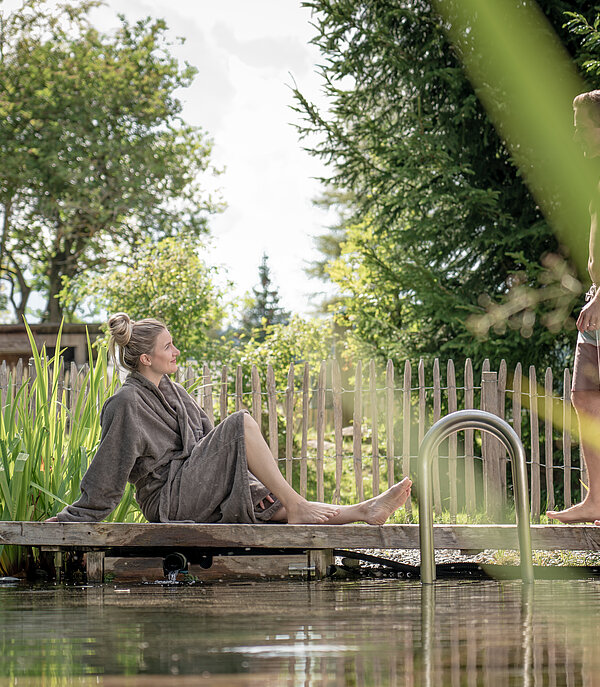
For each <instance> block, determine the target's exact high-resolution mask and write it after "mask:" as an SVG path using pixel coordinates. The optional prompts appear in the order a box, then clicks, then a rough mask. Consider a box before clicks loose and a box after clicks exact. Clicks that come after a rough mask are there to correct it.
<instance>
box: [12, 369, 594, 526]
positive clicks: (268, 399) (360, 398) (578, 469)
mask: <svg viewBox="0 0 600 687" xmlns="http://www.w3.org/2000/svg"><path fill="white" fill-rule="evenodd" d="M32 374H34V369H33V367H32V366H31V365H23V364H22V362H21V361H20V362H19V364H18V365H17V367H16V368H14V369H13V370H12V371H10V382H11V385H10V386H11V387H12V389H11V388H9V370H8V369H7V367H6V365H5V364H2V366H0V398H1V399H2V402H4V399H5V398H6V394H7V393H14V391H13V390H14V389H15V388H18V386H19V385H20V384H21V383H22V381H23V380H26V379H27V378H28V377H31V376H32ZM60 375H61V378H60V380H59V384H60V386H61V387H62V388H64V390H65V402H66V403H67V407H68V408H69V409H73V408H75V406H76V402H77V398H78V395H79V394H80V393H85V392H86V389H85V388H83V387H82V380H83V378H84V376H85V370H80V369H78V368H77V366H75V364H71V365H70V366H68V367H67V369H66V370H65V369H64V368H61V372H60ZM539 376H540V375H538V373H537V372H536V370H535V368H534V367H530V368H529V370H528V371H527V372H526V375H524V374H523V370H522V366H521V364H518V365H517V366H516V367H515V369H514V370H512V371H511V372H510V373H509V371H508V370H507V366H506V364H505V362H504V361H502V362H501V363H500V365H499V366H498V370H497V371H492V370H491V369H490V365H489V362H488V361H487V360H486V361H485V362H484V364H483V366H482V373H481V378H480V380H475V379H474V373H473V365H472V362H471V360H467V361H466V363H465V365H464V369H461V370H460V373H459V375H457V372H456V370H455V365H454V362H453V361H452V360H449V361H447V363H446V364H445V365H442V364H441V363H440V361H439V360H437V359H436V360H435V361H434V363H433V365H432V366H431V367H430V368H429V369H427V368H426V366H425V364H424V363H423V361H420V362H419V363H418V364H417V365H416V366H414V365H412V364H411V363H410V362H409V361H406V362H405V363H404V366H403V367H402V368H401V369H398V368H397V367H395V366H394V364H393V363H392V361H388V363H387V366H386V367H385V369H380V368H378V367H377V366H376V365H375V363H374V362H373V361H369V362H366V363H365V362H362V361H359V362H358V363H357V364H356V366H355V367H354V368H353V369H352V370H345V371H344V373H342V370H341V369H340V366H339V364H338V363H337V361H335V360H333V361H331V360H330V361H323V362H322V363H321V364H320V365H319V366H318V367H316V368H315V367H311V366H310V365H309V364H308V363H303V364H300V365H291V366H290V368H289V370H288V372H287V376H286V378H285V381H284V382H283V383H279V384H278V383H277V381H276V376H275V371H274V369H273V367H272V366H271V365H267V367H266V369H264V370H259V369H258V368H257V367H256V366H252V368H251V369H250V370H249V371H248V372H247V373H246V374H244V370H243V368H242V367H241V366H236V367H228V366H223V367H221V368H219V369H218V370H215V369H212V368H211V367H210V366H209V365H206V364H205V365H204V366H203V369H202V373H201V375H200V378H198V375H197V373H196V372H195V369H194V368H192V367H191V366H190V367H187V368H180V370H179V372H178V378H179V380H180V381H182V382H183V383H185V384H187V385H194V386H193V387H192V393H193V394H194V395H195V397H196V399H197V401H198V403H199V404H200V405H201V406H202V407H203V408H204V410H205V411H206V413H207V414H208V416H209V417H210V419H211V421H212V422H213V423H218V422H220V421H221V420H222V419H223V418H224V417H226V416H227V415H228V414H230V413H231V412H233V411H237V410H241V409H247V410H248V411H249V412H250V413H251V414H252V416H253V417H254V419H255V420H256V421H257V422H259V424H260V425H261V426H262V429H263V434H264V436H265V439H266V441H267V443H268V445H269V447H270V450H271V453H272V454H273V456H274V458H275V459H276V460H277V461H278V462H279V464H280V467H281V470H282V473H283V474H284V475H285V477H286V479H287V480H288V482H290V483H292V484H293V485H294V487H295V488H296V489H298V490H299V491H300V493H301V494H303V495H305V496H308V497H309V498H314V499H318V500H330V501H332V502H334V503H348V502H352V501H355V500H356V499H361V500H362V499H364V498H368V497H370V496H372V495H376V494H379V493H381V491H382V490H384V489H387V488H388V486H389V485H391V484H393V483H394V482H395V481H397V480H398V479H400V478H401V477H402V476H403V475H410V476H411V478H413V479H415V477H416V469H417V455H418V449H419V445H420V443H421V440H422V439H423V436H424V434H425V432H426V431H427V429H428V428H429V427H430V426H431V425H432V424H433V423H434V422H435V421H437V420H438V419H439V418H440V417H442V416H443V415H445V414H447V413H449V412H452V411H454V410H457V409H460V408H482V409H484V410H487V411H490V412H492V413H495V414H497V415H499V416H500V417H503V418H505V419H506V420H507V421H508V422H509V423H510V424H511V425H512V426H513V427H514V429H515V431H516V432H517V434H518V435H519V437H521V438H522V440H523V443H524V445H525V450H526V453H527V456H528V470H529V485H530V498H531V512H532V519H533V520H534V521H539V516H540V513H541V512H543V511H544V510H545V509H546V508H554V507H562V506H565V507H566V506H570V505H572V503H574V502H576V501H578V500H580V499H581V498H582V497H583V495H584V493H585V488H586V487H585V484H586V483H587V475H586V473H585V469H584V465H583V463H582V461H581V460H580V455H579V447H578V442H577V436H576V422H575V420H574V414H573V411H572V407H571V402H570V371H569V370H568V369H565V370H564V371H563V372H562V374H561V375H560V377H559V378H558V379H557V378H556V377H555V375H554V374H553V372H552V370H551V369H549V368H548V369H547V370H545V371H544V373H543V375H541V376H542V377H543V381H542V382H538V377H539ZM348 380H351V382H348ZM482 456H485V459H482ZM433 477H434V479H433V488H434V508H435V511H436V513H437V514H442V513H443V512H447V513H448V517H449V519H450V521H456V518H457V515H458V514H459V513H469V514H473V513H476V512H483V511H485V512H487V513H488V514H489V515H490V517H494V518H497V517H502V513H503V512H505V509H504V506H505V505H507V504H510V501H511V499H512V496H511V495H510V494H511V489H512V486H511V485H512V479H511V474H510V465H509V461H508V460H507V455H506V451H505V450H504V449H503V447H502V446H501V444H500V443H499V442H498V440H496V439H495V438H493V437H491V436H490V435H487V434H481V435H480V433H479V432H476V431H473V430H467V431H464V432H461V433H459V434H457V435H453V436H452V437H450V438H449V439H448V440H447V441H446V442H444V443H443V444H442V445H441V447H440V451H439V456H438V457H436V458H435V459H434V461H433ZM415 492H416V493H418V484H415ZM413 508H414V504H413V502H412V500H409V501H408V502H407V503H406V506H405V510H406V512H407V515H410V514H411V513H412V512H413Z"/></svg>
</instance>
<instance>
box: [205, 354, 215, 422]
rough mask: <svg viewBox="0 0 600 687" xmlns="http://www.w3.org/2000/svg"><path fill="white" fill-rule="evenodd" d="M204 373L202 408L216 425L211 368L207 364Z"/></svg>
mask: <svg viewBox="0 0 600 687" xmlns="http://www.w3.org/2000/svg"><path fill="white" fill-rule="evenodd" d="M202 372H203V374H202V407H203V408H204V412H205V413H206V414H207V415H208V419H209V420H210V421H211V423H212V424H213V425H214V424H215V409H214V406H213V387H212V379H211V375H210V368H209V367H208V364H207V363H204V366H203V371H202Z"/></svg>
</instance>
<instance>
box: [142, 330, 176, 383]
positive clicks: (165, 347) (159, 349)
mask: <svg viewBox="0 0 600 687" xmlns="http://www.w3.org/2000/svg"><path fill="white" fill-rule="evenodd" d="M179 353H180V351H179V350H178V349H177V348H175V345H174V344H173V339H172V338H171V335H170V334H169V331H168V330H167V329H163V330H162V332H161V333H160V334H159V335H158V336H157V337H156V342H155V344H154V349H153V351H152V353H150V356H149V358H150V370H151V371H152V372H153V373H156V375H164V374H167V375H170V374H173V373H175V372H177V356H178V355H179Z"/></svg>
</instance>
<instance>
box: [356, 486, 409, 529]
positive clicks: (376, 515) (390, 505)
mask: <svg viewBox="0 0 600 687" xmlns="http://www.w3.org/2000/svg"><path fill="white" fill-rule="evenodd" d="M411 486H412V482H411V480H410V479H409V478H408V477H405V478H404V479H403V480H402V481H401V482H397V483H396V484H394V485H393V486H392V487H390V488H389V489H388V490H387V491H384V492H383V494H379V496H375V497H374V498H372V499H369V500H368V501H365V502H364V504H362V505H363V506H364V507H365V518H364V520H365V522H366V523H367V524H368V525H383V524H384V523H385V522H386V520H387V519H388V518H389V517H390V515H391V514H392V513H393V512H394V511H396V510H398V508H400V507H401V506H403V505H404V504H405V503H406V499H407V498H408V497H409V496H410V488H411Z"/></svg>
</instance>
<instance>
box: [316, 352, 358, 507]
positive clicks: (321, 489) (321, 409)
mask: <svg viewBox="0 0 600 687" xmlns="http://www.w3.org/2000/svg"><path fill="white" fill-rule="evenodd" d="M326 373H327V363H326V362H325V361H324V360H322V361H321V368H320V370H319V383H318V387H317V501H324V500H325V474H324V471H325V465H324V461H323V458H324V455H325V383H326V378H327V374H326ZM361 501H362V499H361Z"/></svg>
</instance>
